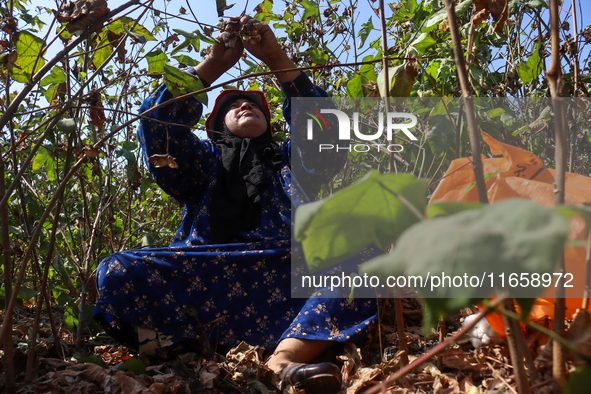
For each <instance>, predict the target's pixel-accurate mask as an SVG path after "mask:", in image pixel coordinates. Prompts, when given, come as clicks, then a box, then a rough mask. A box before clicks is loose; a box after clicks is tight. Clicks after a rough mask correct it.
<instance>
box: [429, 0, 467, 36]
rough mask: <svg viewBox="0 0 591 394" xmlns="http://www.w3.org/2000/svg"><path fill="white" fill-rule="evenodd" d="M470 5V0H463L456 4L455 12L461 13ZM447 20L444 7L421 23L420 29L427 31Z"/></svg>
mask: <svg viewBox="0 0 591 394" xmlns="http://www.w3.org/2000/svg"><path fill="white" fill-rule="evenodd" d="M470 6H472V0H464V1H462V2H461V3H460V4H458V5H456V14H457V15H462V14H463V13H465V12H466V11H468V9H470ZM444 20H447V10H446V9H445V7H443V8H442V9H440V10H439V11H437V12H436V13H434V14H433V15H431V16H430V17H429V18H428V19H427V20H426V21H425V23H424V24H423V27H422V29H421V31H422V32H428V31H431V30H433V29H435V28H436V27H437V25H439V24H440V23H441V22H443V21H444Z"/></svg>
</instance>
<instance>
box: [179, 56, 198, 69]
mask: <svg viewBox="0 0 591 394" xmlns="http://www.w3.org/2000/svg"><path fill="white" fill-rule="evenodd" d="M173 58H175V59H176V60H177V61H178V62H179V63H182V64H186V65H187V66H191V67H194V66H196V65H197V64H198V63H197V61H196V60H195V59H193V58H192V57H190V56H187V55H179V56H173Z"/></svg>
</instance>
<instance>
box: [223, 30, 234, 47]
mask: <svg viewBox="0 0 591 394" xmlns="http://www.w3.org/2000/svg"><path fill="white" fill-rule="evenodd" d="M222 40H223V41H224V44H225V45H226V48H235V47H236V41H237V40H238V36H236V35H235V34H232V33H228V32H227V31H225V32H223V33H222Z"/></svg>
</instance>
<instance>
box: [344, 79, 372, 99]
mask: <svg viewBox="0 0 591 394" xmlns="http://www.w3.org/2000/svg"><path fill="white" fill-rule="evenodd" d="M364 83H367V79H366V78H365V77H364V76H362V75H361V74H355V76H354V77H353V78H351V79H350V80H349V82H347V95H348V96H349V97H364V96H365V94H364V93H363V84H364Z"/></svg>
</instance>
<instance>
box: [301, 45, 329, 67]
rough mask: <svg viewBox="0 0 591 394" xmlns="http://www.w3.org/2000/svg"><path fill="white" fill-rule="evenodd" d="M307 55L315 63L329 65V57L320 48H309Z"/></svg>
mask: <svg viewBox="0 0 591 394" xmlns="http://www.w3.org/2000/svg"><path fill="white" fill-rule="evenodd" d="M306 53H307V54H309V55H310V59H311V60H312V62H313V63H316V64H326V63H328V55H327V54H326V53H324V52H323V51H321V50H320V49H318V48H309V49H308V50H307V51H306Z"/></svg>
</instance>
